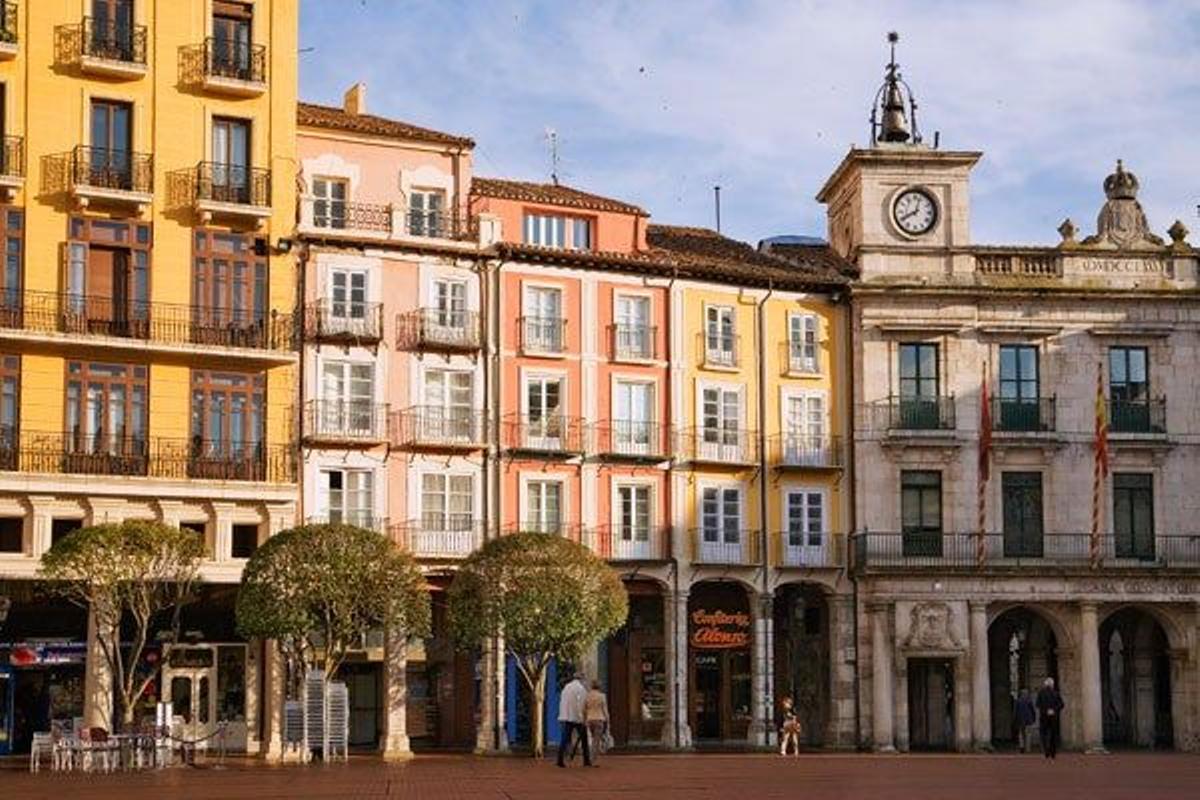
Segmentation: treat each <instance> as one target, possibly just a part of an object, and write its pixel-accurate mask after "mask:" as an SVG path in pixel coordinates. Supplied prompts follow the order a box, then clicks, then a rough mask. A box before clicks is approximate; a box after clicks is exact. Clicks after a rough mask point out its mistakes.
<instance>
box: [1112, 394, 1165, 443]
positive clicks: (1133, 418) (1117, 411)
mask: <svg viewBox="0 0 1200 800" xmlns="http://www.w3.org/2000/svg"><path fill="white" fill-rule="evenodd" d="M1108 429H1109V431H1111V432H1112V433H1148V434H1164V433H1166V432H1167V399H1166V398H1165V397H1159V398H1157V399H1146V400H1109V401H1108Z"/></svg>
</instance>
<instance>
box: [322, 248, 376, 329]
mask: <svg viewBox="0 0 1200 800" xmlns="http://www.w3.org/2000/svg"><path fill="white" fill-rule="evenodd" d="M359 275H361V276H362V300H355V299H354V298H353V293H354V288H353V283H354V278H355V277H357V276H359ZM338 276H344V280H345V287H344V290H345V297H344V299H342V300H340V301H338V300H335V299H334V291H335V290H336V288H337V287H336V283H337V278H338ZM325 286H326V291H327V294H326V297H328V298H329V300H328V301H327V304H328V306H329V319H330V321H331V322H332V323H333V326H336V327H334V331H333V332H341V331H343V330H346V331H349V330H352V326H353V325H355V324H359V325H361V324H365V322H366V318H367V307H368V306H369V304H370V302H371V270H369V269H367V268H366V267H360V266H350V265H348V264H330V265H329V266H328V267H326V270H325ZM339 304H340V305H341V306H342V307H343V308H342V312H343V313H341V314H339V313H337V310H338V305H339ZM356 312H357V313H356Z"/></svg>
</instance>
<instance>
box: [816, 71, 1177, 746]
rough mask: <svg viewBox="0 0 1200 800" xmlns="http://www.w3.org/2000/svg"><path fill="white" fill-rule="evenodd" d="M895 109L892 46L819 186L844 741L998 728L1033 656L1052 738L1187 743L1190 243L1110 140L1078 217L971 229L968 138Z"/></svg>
mask: <svg viewBox="0 0 1200 800" xmlns="http://www.w3.org/2000/svg"><path fill="white" fill-rule="evenodd" d="M915 111H916V104H915V103H914V102H913V100H912V94H911V91H910V90H909V88H908V86H907V85H906V84H905V82H904V80H903V79H902V77H901V75H900V71H899V68H898V66H897V65H896V63H895V56H894V50H893V58H892V63H891V64H890V65H889V66H888V70H887V75H886V78H885V81H884V84H883V86H882V87H881V89H880V91H879V93H878V95H877V97H876V101H875V106H874V111H873V115H872V136H871V145H870V146H869V147H866V148H856V149H852V150H850V151H849V152H848V153H847V154H846V156H845V158H844V159H843V160H842V162H841V163H840V164H839V165H838V167H837V168H836V169H835V170H834V172H833V174H832V176H831V177H830V178H829V180H828V181H827V182H826V183H825V185H824V187H823V188H822V189H821V190H820V193H819V194H818V199H819V200H820V201H821V202H822V203H825V204H826V205H827V207H828V224H829V230H828V235H829V240H830V243H831V245H832V247H833V249H834V250H835V251H836V252H837V253H838V254H839V255H841V256H843V257H845V258H847V259H848V260H850V261H852V262H853V263H854V264H855V265H856V266H857V269H858V276H857V279H856V281H855V283H854V286H853V288H852V291H851V305H852V323H851V325H852V345H851V347H850V350H851V359H852V364H851V367H852V370H851V371H852V374H853V401H854V428H855V431H854V442H853V461H852V464H853V479H854V480H853V486H854V492H855V502H854V510H855V520H854V525H853V528H854V530H853V536H852V546H851V548H850V550H851V554H850V555H851V558H850V565H851V569H852V571H853V576H854V579H855V583H856V586H857V590H856V591H857V603H856V607H857V612H856V613H857V620H858V626H857V631H858V635H857V639H856V647H855V650H854V652H853V653H850V654H849V655H848V658H847V660H848V661H852V662H853V663H854V666H855V669H856V671H857V678H858V687H859V689H858V690H859V706H860V719H861V721H862V725H861V728H862V731H861V742H862V743H863V744H867V745H870V746H873V747H874V748H876V749H878V750H885V751H886V750H892V749H897V750H910V749H911V750H915V749H947V750H960V751H961V750H969V749H991V748H1005V747H1012V746H1013V744H1014V738H1015V726H1014V724H1013V706H1014V701H1015V698H1016V696H1017V694H1018V693H1019V692H1020V691H1021V690H1022V689H1028V690H1029V691H1030V692H1031V693H1036V691H1037V689H1038V688H1039V687H1040V686H1041V685H1042V683H1043V681H1044V680H1045V679H1046V678H1047V677H1049V678H1053V679H1054V680H1055V681H1056V682H1057V684H1058V686H1059V687H1060V688H1061V690H1062V693H1063V697H1064V700H1065V703H1066V709H1065V713H1064V715H1063V718H1062V719H1063V722H1062V737H1063V741H1064V745H1065V746H1066V747H1067V748H1073V749H1082V750H1089V751H1103V750H1104V749H1106V748H1112V747H1146V748H1174V749H1179V750H1193V751H1194V750H1197V749H1200V642H1198V634H1197V629H1198V627H1200V494H1198V493H1197V492H1196V491H1195V488H1194V487H1195V485H1196V483H1197V479H1198V478H1200V408H1198V407H1197V401H1196V397H1198V396H1200V370H1198V369H1196V368H1195V365H1196V364H1197V363H1198V359H1200V294H1198V293H1197V289H1200V279H1198V269H1200V258H1198V255H1200V253H1198V251H1197V250H1196V249H1195V248H1193V247H1192V246H1191V245H1190V244H1189V243H1188V242H1187V235H1188V232H1187V230H1186V229H1185V228H1184V226H1183V225H1182V223H1180V222H1175V224H1174V225H1172V226H1171V227H1170V228H1168V229H1166V230H1164V231H1163V232H1162V233H1163V235H1162V236H1160V235H1157V234H1156V233H1154V231H1153V230H1152V228H1151V226H1150V225H1149V223H1148V221H1147V219H1146V216H1145V214H1144V213H1143V212H1142V209H1141V206H1140V205H1139V203H1138V200H1137V194H1138V191H1139V189H1140V186H1139V182H1138V180H1137V178H1136V177H1135V176H1134V174H1133V173H1132V172H1130V171H1128V170H1126V169H1125V167H1124V165H1123V164H1122V163H1121V162H1117V166H1116V168H1115V170H1114V171H1113V172H1112V174H1110V175H1109V176H1108V178H1107V179H1106V180H1105V181H1103V189H1104V193H1105V197H1104V198H1103V200H1104V204H1103V206H1102V208H1101V211H1100V213H1099V216H1098V219H1097V227H1096V231H1095V233H1094V234H1093V235H1088V236H1084V235H1083V234H1082V232H1081V231H1080V229H1079V227H1078V226H1076V224H1075V223H1074V222H1072V221H1071V220H1070V219H1067V220H1066V221H1064V222H1063V223H1062V225H1061V226H1060V227H1059V234H1060V236H1061V237H1062V240H1061V242H1060V243H1059V244H1057V245H1055V246H1017V245H1014V246H1009V245H1004V246H982V245H977V244H974V243H973V242H972V241H971V237H970V224H969V223H970V198H969V180H970V175H971V170H972V168H973V167H974V165H975V164H976V163H977V162H978V161H979V160H980V158H981V157H982V155H983V154H982V153H980V152H976V151H953V150H942V149H939V148H938V147H937V144H936V142H935V143H934V144H933V145H932V146H930V145H929V144H928V143H926V142H924V141H922V139H921V136H920V134H919V131H918V128H917V125H916V115H915ZM1098 418H1099V419H1103V420H1104V421H1105V422H1106V424H1107V427H1108V434H1107V436H1106V437H1104V442H1105V448H1106V451H1107V469H1103V470H1102V469H1100V468H1098V466H1097V464H1098V459H1097V450H1098V447H1097V443H1098V436H1097V434H1096V428H1097V420H1098Z"/></svg>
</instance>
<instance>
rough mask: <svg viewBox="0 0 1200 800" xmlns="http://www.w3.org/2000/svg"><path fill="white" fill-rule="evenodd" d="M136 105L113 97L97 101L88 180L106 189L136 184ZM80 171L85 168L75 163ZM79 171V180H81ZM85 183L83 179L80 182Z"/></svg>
mask: <svg viewBox="0 0 1200 800" xmlns="http://www.w3.org/2000/svg"><path fill="white" fill-rule="evenodd" d="M132 118H133V106H131V105H130V104H129V103H118V102H115V101H112V100H93V101H92V109H91V126H92V127H91V133H92V141H91V145H92V146H91V149H90V151H89V156H88V162H87V165H86V169H87V170H88V174H87V180H86V183H87V184H88V185H89V186H98V187H103V188H106V189H120V190H122V191H131V190H133V189H134V185H133V169H132V166H133V162H132V156H131V153H132V152H133V125H132ZM75 168H76V170H80V169H83V168H84V165H82V164H78V163H77V164H76V165H75ZM80 177H81V176H80V175H78V174H76V176H75V180H76V181H80ZM80 182H83V181H80Z"/></svg>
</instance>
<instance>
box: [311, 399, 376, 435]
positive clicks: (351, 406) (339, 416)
mask: <svg viewBox="0 0 1200 800" xmlns="http://www.w3.org/2000/svg"><path fill="white" fill-rule="evenodd" d="M387 420H388V406H387V403H374V402H371V401H369V400H365V401H359V400H309V401H308V402H307V403H305V405H304V435H305V438H307V439H308V440H309V441H325V442H343V443H356V442H357V443H362V444H370V443H373V442H383V441H386V440H387V438H388V423H387Z"/></svg>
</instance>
